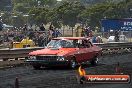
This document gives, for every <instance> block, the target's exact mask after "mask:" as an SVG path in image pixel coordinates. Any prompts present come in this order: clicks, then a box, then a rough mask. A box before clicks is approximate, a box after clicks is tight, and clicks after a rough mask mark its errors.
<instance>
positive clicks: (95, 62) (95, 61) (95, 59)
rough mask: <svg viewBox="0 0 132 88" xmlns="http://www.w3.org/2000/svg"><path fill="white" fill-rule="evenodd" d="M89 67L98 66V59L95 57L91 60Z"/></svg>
mask: <svg viewBox="0 0 132 88" xmlns="http://www.w3.org/2000/svg"><path fill="white" fill-rule="evenodd" d="M90 63H91V65H93V66H95V65H97V64H98V57H97V56H96V57H95V58H93V60H91V61H90Z"/></svg>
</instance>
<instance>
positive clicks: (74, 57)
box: [26, 37, 102, 69]
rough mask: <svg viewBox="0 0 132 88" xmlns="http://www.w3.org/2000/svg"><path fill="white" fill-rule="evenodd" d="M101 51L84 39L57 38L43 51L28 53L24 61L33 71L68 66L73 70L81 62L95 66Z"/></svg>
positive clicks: (87, 39)
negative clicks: (41, 68)
mask: <svg viewBox="0 0 132 88" xmlns="http://www.w3.org/2000/svg"><path fill="white" fill-rule="evenodd" d="M101 52H102V49H101V48H100V47H98V46H96V45H93V44H92V43H91V42H90V39H89V38H85V37H58V38H54V39H52V40H51V41H50V42H49V43H48V44H47V46H46V47H45V48H44V49H41V50H36V51H33V52H30V53H29V58H28V59H27V60H26V62H27V63H30V64H31V65H32V66H33V67H34V69H39V68H40V67H42V66H44V67H51V66H70V67H71V68H75V67H76V66H77V65H78V64H81V63H82V62H87V61H89V62H90V63H91V64H92V65H95V64H96V63H97V61H98V56H100V55H101Z"/></svg>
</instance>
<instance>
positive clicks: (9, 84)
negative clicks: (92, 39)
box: [0, 53, 132, 88]
mask: <svg viewBox="0 0 132 88" xmlns="http://www.w3.org/2000/svg"><path fill="white" fill-rule="evenodd" d="M117 62H119V63H120V67H121V69H122V72H123V73H124V74H130V75H132V53H129V54H123V55H121V54H119V55H110V56H103V57H101V58H100V60H99V64H98V65H97V66H94V67H93V66H91V65H90V64H86V65H83V66H84V67H85V70H86V72H87V74H114V73H115V67H116V64H117ZM76 73H77V70H71V69H68V68H58V67H57V68H42V69H41V70H34V69H33V68H32V67H31V66H20V67H14V68H6V69H0V88H14V84H15V79H16V77H18V80H19V86H20V87H19V88H132V82H130V83H129V84H78V83H77V80H76ZM131 77H132V76H131Z"/></svg>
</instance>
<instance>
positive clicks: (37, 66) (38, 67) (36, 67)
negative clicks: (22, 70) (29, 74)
mask: <svg viewBox="0 0 132 88" xmlns="http://www.w3.org/2000/svg"><path fill="white" fill-rule="evenodd" d="M40 67H41V66H40V65H33V68H34V69H35V70H39V69H40Z"/></svg>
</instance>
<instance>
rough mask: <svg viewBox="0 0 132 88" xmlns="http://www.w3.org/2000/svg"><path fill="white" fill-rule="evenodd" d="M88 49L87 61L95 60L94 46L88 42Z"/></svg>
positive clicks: (86, 53)
mask: <svg viewBox="0 0 132 88" xmlns="http://www.w3.org/2000/svg"><path fill="white" fill-rule="evenodd" d="M85 46H86V48H85V61H88V60H90V59H92V58H93V56H94V51H93V48H92V47H93V46H92V44H91V42H89V41H88V42H87V44H85Z"/></svg>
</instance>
